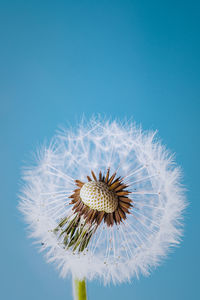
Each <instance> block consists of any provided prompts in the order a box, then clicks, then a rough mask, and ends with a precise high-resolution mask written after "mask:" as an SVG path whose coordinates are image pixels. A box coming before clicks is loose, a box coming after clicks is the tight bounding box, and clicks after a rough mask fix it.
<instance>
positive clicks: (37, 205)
mask: <svg viewBox="0 0 200 300" xmlns="http://www.w3.org/2000/svg"><path fill="white" fill-rule="evenodd" d="M108 170H109V174H108ZM91 171H92V172H93V174H92V175H89V174H90V173H91ZM107 174H108V176H107ZM113 174H115V178H113V179H112V175H113ZM180 176H181V172H180V169H179V168H178V167H177V166H176V165H175V163H174V158H173V156H172V155H170V154H169V152H168V151H167V150H166V149H165V148H164V147H163V146H162V145H161V143H160V142H159V141H158V140H157V139H156V137H155V132H143V131H142V130H141V128H137V127H136V126H135V125H134V124H133V123H132V122H125V123H120V122H117V121H107V120H100V119H91V120H90V121H88V122H82V123H81V124H80V126H79V127H78V128H77V129H75V130H68V129H66V130H63V131H62V132H61V133H58V134H57V135H56V136H55V137H54V138H53V140H52V141H51V143H50V145H49V146H48V147H44V148H42V149H41V150H40V156H39V158H38V160H37V163H36V165H35V166H34V167H31V168H29V169H27V170H26V172H25V174H24V186H23V188H22V192H21V197H20V204H19V208H20V210H21V211H22V212H23V214H24V216H25V219H26V222H27V223H28V225H29V230H30V235H31V237H32V238H34V239H35V240H36V241H37V242H38V245H39V247H40V250H41V251H44V252H45V255H46V258H47V261H48V262H52V263H54V264H55V265H56V267H57V268H58V269H59V270H60V274H61V276H62V277H65V276H67V275H68V274H71V273H73V274H74V275H75V276H77V277H79V278H82V277H84V276H85V277H87V278H88V279H90V280H91V279H93V278H99V279H102V280H103V281H104V283H105V284H106V283H109V282H111V281H112V282H114V283H119V282H124V281H127V280H130V279H131V278H133V277H139V275H140V274H143V275H148V274H149V273H150V271H151V269H152V268H154V267H155V266H157V265H159V264H160V263H161V261H162V259H163V258H164V257H166V255H167V254H168V253H169V250H170V249H171V247H172V246H175V245H177V244H178V243H179V242H180V240H181V236H182V218H183V217H182V216H183V211H184V209H185V206H186V202H185V197H184V192H183V189H182V187H181V184H180ZM106 177H108V178H106ZM95 178H96V180H95ZM111 179H112V180H111ZM117 180H118V181H117ZM109 181H110V183H109ZM117 189H118V190H117ZM120 193H121V194H120ZM59 224H60V226H58V225H59ZM74 224H75V225H76V226H74ZM55 229H56V233H55ZM63 231H64V232H63ZM68 232H70V234H68Z"/></svg>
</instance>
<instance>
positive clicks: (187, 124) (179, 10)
mask: <svg viewBox="0 0 200 300" xmlns="http://www.w3.org/2000/svg"><path fill="white" fill-rule="evenodd" d="M0 23H1V24H0V43H1V45H0V77H1V78H0V101H1V102H0V130H1V146H0V149H1V156H0V160H1V161H0V164H1V172H0V173H1V180H0V196H1V210H0V211H1V217H0V228H1V239H0V241H1V247H0V251H1V267H0V268H1V278H0V282H1V285H2V286H1V289H0V294H1V299H5V300H7V299H9V300H14V299H15V300H16V299H20V300H23V299H30V300H32V299H34V300H36V299H37V300H40V299H42V300H44V299H48V300H51V299H52V300H53V299H71V282H70V280H69V279H67V280H63V279H60V278H59V276H58V273H57V272H56V271H55V270H54V268H53V266H52V265H48V264H46V263H45V261H44V258H43V255H42V254H39V253H38V252H37V251H36V248H35V246H33V245H32V242H31V240H29V239H27V238H26V230H25V225H24V222H23V218H22V216H21V215H20V213H19V212H18V210H17V209H16V206H17V202H18V199H17V193H18V191H19V188H20V178H21V167H22V166H23V165H24V164H29V163H30V157H31V155H30V153H31V152H34V151H35V149H36V148H37V146H39V145H41V144H42V143H43V141H44V139H47V140H49V139H50V138H51V137H52V135H53V134H54V132H55V129H57V128H58V126H59V125H63V124H67V122H70V123H71V124H72V125H74V124H75V123H76V121H77V120H79V119H80V117H81V116H82V114H83V113H84V114H85V116H86V117H90V116H91V115H92V114H93V113H102V114H106V115H107V116H112V117H119V118H123V117H128V118H129V117H133V118H134V119H135V121H136V122H137V123H142V125H143V128H144V129H149V128H150V129H158V130H159V136H160V137H161V138H162V140H163V141H164V143H165V144H166V145H167V146H168V148H170V149H171V151H172V152H176V153H177V155H176V160H177V162H178V164H179V165H181V167H182V168H183V170H184V184H185V185H186V187H187V189H188V192H187V197H188V200H189V203H190V204H189V207H188V209H187V211H186V214H185V224H186V226H185V235H184V238H183V242H182V244H181V247H179V248H177V249H175V251H173V253H172V254H171V255H170V258H169V259H167V260H166V261H165V262H164V263H163V265H162V266H161V267H159V268H158V269H156V270H155V271H154V272H153V273H152V275H151V276H150V277H149V278H144V277H141V278H140V280H139V281H137V280H134V281H133V283H132V284H122V285H119V286H116V287H114V286H113V285H110V286H109V287H103V286H102V285H100V284H99V283H98V282H96V281H94V282H91V283H89V285H88V289H89V291H88V293H89V300H92V299H95V300H98V299H110V300H111V299H115V300H117V299H137V300H147V299H148V300H149V299H151V300H160V299H162V300H165V299H170V300H177V299H182V300H183V299H200V295H199V282H198V279H199V272H198V271H199V267H200V265H199V256H200V255H199V246H200V245H199V225H200V224H199V223H200V222H199V219H200V218H199V215H200V197H199V186H200V184H199V169H200V165H199V152H200V151H199V146H200V142H199V113H200V97H199V96H200V88H199V86H200V75H199V69H200V59H199V53H200V32H199V28H200V4H199V1H193V0H190V1H184V0H182V1H155V0H152V1H143V0H140V1H139V0H137V1H133V0H132V1H127V0H122V1H116V0H115V1H110V0H107V1H104V0H101V1H89V0H88V1H84V0H83V1H76V0H74V1H67V0H65V1H41V0H40V1H37V0H35V1H9V0H7V1H0Z"/></svg>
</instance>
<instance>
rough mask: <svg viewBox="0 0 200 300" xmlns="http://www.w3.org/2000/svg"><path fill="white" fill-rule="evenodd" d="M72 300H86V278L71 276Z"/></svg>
mask: <svg viewBox="0 0 200 300" xmlns="http://www.w3.org/2000/svg"><path fill="white" fill-rule="evenodd" d="M72 280H73V295H74V300H87V291H86V280H85V279H82V280H80V279H78V278H76V277H73V279H72Z"/></svg>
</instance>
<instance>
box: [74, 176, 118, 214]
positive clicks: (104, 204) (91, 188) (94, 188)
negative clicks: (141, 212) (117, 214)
mask: <svg viewBox="0 0 200 300" xmlns="http://www.w3.org/2000/svg"><path fill="white" fill-rule="evenodd" d="M80 197H81V200H82V201H83V203H84V204H85V205H87V206H89V207H90V208H92V209H96V210H98V211H104V212H106V213H112V212H114V211H115V210H116V208H117V206H118V200H117V197H116V195H115V194H114V192H112V191H110V190H109V188H108V185H107V184H106V183H104V182H100V181H89V182H87V183H85V184H84V185H83V187H82V188H81V190H80Z"/></svg>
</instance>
